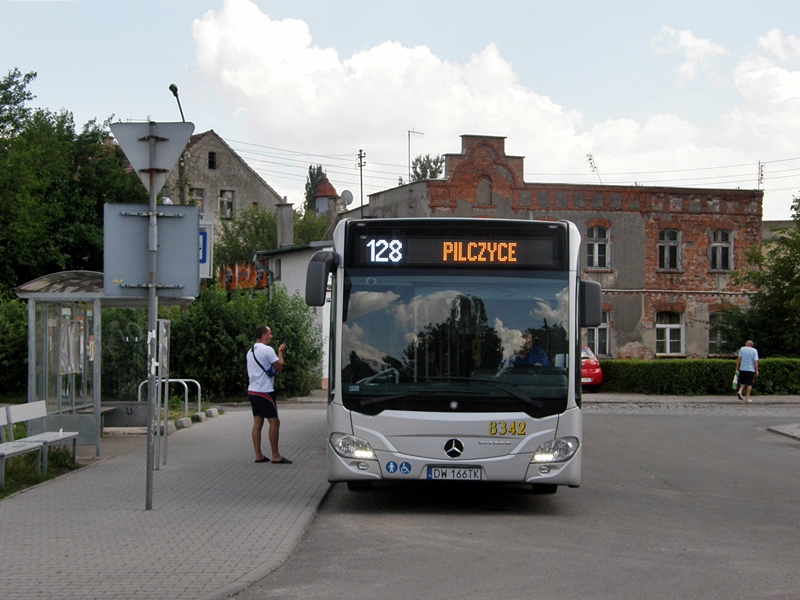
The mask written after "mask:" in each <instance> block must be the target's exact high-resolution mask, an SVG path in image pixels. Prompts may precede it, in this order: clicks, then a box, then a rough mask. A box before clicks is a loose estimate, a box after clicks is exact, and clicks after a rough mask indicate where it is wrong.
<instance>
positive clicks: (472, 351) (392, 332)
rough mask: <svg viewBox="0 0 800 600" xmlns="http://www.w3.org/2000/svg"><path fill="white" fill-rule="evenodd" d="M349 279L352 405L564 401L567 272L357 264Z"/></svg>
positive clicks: (370, 410)
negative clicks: (465, 271)
mask: <svg viewBox="0 0 800 600" xmlns="http://www.w3.org/2000/svg"><path fill="white" fill-rule="evenodd" d="M343 284H344V305H343V311H342V312H343V318H342V339H341V351H342V354H341V356H342V367H343V368H342V374H341V375H342V377H341V384H342V398H343V401H344V404H345V406H347V407H348V408H350V409H351V410H355V411H359V412H363V413H367V414H377V413H378V412H380V411H382V410H388V409H393V410H422V411H445V412H447V411H452V410H460V411H469V412H490V411H504V410H505V411H525V412H527V413H529V414H531V415H533V416H543V415H545V414H556V413H558V412H561V411H563V410H564V407H565V405H566V401H567V391H568V382H569V374H568V367H569V365H570V353H571V350H573V349H572V348H570V344H569V343H568V339H569V334H568V331H567V330H568V323H569V315H570V311H571V310H574V307H570V305H569V280H568V274H567V272H562V271H552V270H550V271H538V272H537V271H531V270H519V271H501V272H498V271H493V270H472V271H470V272H469V274H466V273H464V272H463V271H461V272H458V271H453V270H448V269H370V268H351V269H348V270H347V271H346V273H345V278H344V282H343Z"/></svg>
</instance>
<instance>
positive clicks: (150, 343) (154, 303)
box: [145, 121, 158, 510]
mask: <svg viewBox="0 0 800 600" xmlns="http://www.w3.org/2000/svg"><path fill="white" fill-rule="evenodd" d="M149 143H150V227H149V245H148V252H149V257H150V278H149V281H148V288H147V290H148V302H147V371H148V375H147V500H146V502H145V509H146V510H152V508H153V416H154V413H155V402H156V369H155V361H156V356H157V344H158V335H157V331H156V320H157V318H158V298H157V297H156V281H157V280H156V257H157V252H158V224H157V217H156V208H157V204H156V196H157V190H156V184H155V176H156V124H155V123H154V122H153V121H151V122H150V135H149Z"/></svg>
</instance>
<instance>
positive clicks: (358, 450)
mask: <svg viewBox="0 0 800 600" xmlns="http://www.w3.org/2000/svg"><path fill="white" fill-rule="evenodd" d="M580 246H581V237H580V234H579V232H578V230H577V228H576V227H575V225H574V224H572V223H569V222H566V221H558V222H545V221H521V220H501V219H450V218H426V219H363V220H345V221H342V222H340V223H339V224H338V226H337V227H336V230H335V232H334V236H333V250H324V251H320V252H318V253H316V254H315V255H314V257H313V258H312V260H311V262H310V263H309V267H308V273H307V281H306V302H307V303H308V304H309V305H311V306H321V305H323V304H324V303H325V302H326V298H327V291H328V282H329V275H332V278H331V287H330V302H331V318H330V322H331V328H330V342H329V343H330V347H329V362H330V364H329V373H328V377H329V379H328V384H329V385H328V389H329V398H328V444H327V455H328V469H327V474H328V479H329V480H330V481H332V482H338V481H345V482H347V484H348V487H349V488H350V489H365V488H368V487H369V486H370V485H371V483H372V482H376V481H381V480H386V481H396V482H397V481H412V480H442V481H484V482H506V483H525V484H531V485H533V487H534V489H535V490H537V491H539V492H542V493H553V492H555V491H556V490H557V486H559V485H567V486H570V487H577V486H578V485H580V482H581V452H582V448H581V438H582V423H583V417H582V411H581V379H580V376H581V373H580V371H581V349H580V328H581V327H594V326H597V325H599V324H600V318H601V306H600V285H599V284H597V283H595V282H588V281H581V280H580V276H579V269H578V263H579V253H580Z"/></svg>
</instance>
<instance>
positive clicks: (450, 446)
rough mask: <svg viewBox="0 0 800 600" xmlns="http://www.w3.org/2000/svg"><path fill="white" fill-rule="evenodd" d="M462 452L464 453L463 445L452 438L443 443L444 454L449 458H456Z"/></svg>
mask: <svg viewBox="0 0 800 600" xmlns="http://www.w3.org/2000/svg"><path fill="white" fill-rule="evenodd" d="M462 452H464V443H463V442H462V441H461V440H457V439H455V438H453V439H452V440H447V442H445V444H444V453H445V454H447V456H449V457H450V458H458V457H459V456H461V453H462Z"/></svg>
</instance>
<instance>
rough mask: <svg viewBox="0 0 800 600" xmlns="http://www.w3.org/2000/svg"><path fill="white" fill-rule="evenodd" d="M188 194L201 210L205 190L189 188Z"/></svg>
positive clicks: (201, 210)
mask: <svg viewBox="0 0 800 600" xmlns="http://www.w3.org/2000/svg"><path fill="white" fill-rule="evenodd" d="M189 194H190V195H191V197H192V202H194V204H195V206H197V207H198V208H199V210H200V213H201V214H202V212H203V201H204V200H205V199H206V191H205V190H204V189H203V188H191V189H190V190H189Z"/></svg>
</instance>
